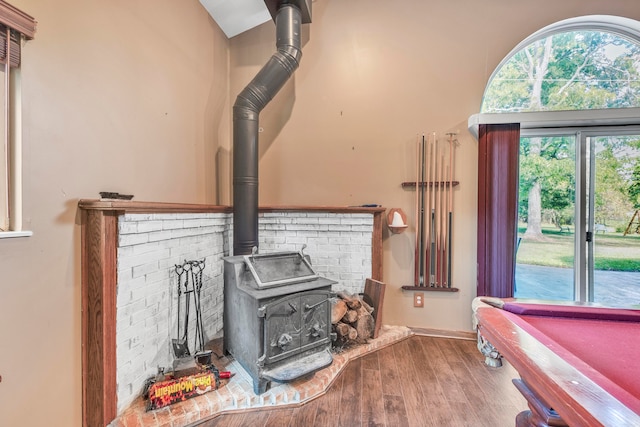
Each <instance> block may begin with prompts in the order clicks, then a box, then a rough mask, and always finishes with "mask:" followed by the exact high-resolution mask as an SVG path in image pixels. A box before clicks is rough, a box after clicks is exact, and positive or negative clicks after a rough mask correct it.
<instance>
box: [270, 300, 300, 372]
mask: <svg viewBox="0 0 640 427" xmlns="http://www.w3.org/2000/svg"><path fill="white" fill-rule="evenodd" d="M264 313H265V316H264V332H263V333H264V344H265V349H264V355H265V357H264V363H265V364H269V363H272V362H276V361H278V360H282V359H285V358H287V357H290V356H291V355H293V354H295V353H297V352H298V351H299V350H300V335H301V331H302V326H301V324H302V309H301V307H300V294H292V295H289V296H285V297H282V298H279V299H278V300H276V301H275V302H272V303H270V304H267V305H266V306H265V307H264Z"/></svg>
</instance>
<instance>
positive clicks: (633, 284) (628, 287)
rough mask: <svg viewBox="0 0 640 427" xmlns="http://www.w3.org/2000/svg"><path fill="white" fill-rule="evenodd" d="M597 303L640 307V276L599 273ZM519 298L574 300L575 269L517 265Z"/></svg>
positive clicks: (622, 273)
mask: <svg viewBox="0 0 640 427" xmlns="http://www.w3.org/2000/svg"><path fill="white" fill-rule="evenodd" d="M594 281H595V302H598V303H601V304H604V305H609V306H629V305H635V304H640V273H637V272H624V271H605V270H596V271H595V273H594ZM515 296H516V297H518V298H539V299H550V300H572V299H573V269H570V268H558V267H543V266H539V265H528V264H516V289H515Z"/></svg>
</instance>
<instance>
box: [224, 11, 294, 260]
mask: <svg viewBox="0 0 640 427" xmlns="http://www.w3.org/2000/svg"><path fill="white" fill-rule="evenodd" d="M294 3H295V2H294ZM275 21H276V47H277V52H276V53H274V54H273V56H272V57H271V58H270V59H269V61H268V62H267V63H266V64H265V65H264V67H262V69H261V70H260V71H259V72H258V74H257V75H256V76H255V77H254V78H253V80H252V81H251V82H250V83H249V84H248V85H247V87H245V88H244V90H243V91H242V92H240V94H239V95H238V97H237V98H236V102H235V104H234V105H233V253H234V255H246V254H250V253H251V252H252V250H253V248H254V247H258V129H259V116H260V111H262V109H263V108H264V107H265V106H266V105H267V104H268V103H269V102H270V101H271V100H272V99H273V97H274V96H275V95H276V93H278V91H279V90H280V89H281V88H282V87H283V86H284V84H285V83H286V82H287V80H288V79H289V78H290V77H291V75H292V74H293V72H294V71H295V70H296V69H297V68H298V65H299V63H300V58H301V57H302V51H301V49H300V45H301V42H300V28H301V24H302V19H301V11H300V8H299V7H298V5H296V4H291V3H288V2H285V1H283V2H282V3H281V4H280V6H279V9H278V12H277V15H276V18H275Z"/></svg>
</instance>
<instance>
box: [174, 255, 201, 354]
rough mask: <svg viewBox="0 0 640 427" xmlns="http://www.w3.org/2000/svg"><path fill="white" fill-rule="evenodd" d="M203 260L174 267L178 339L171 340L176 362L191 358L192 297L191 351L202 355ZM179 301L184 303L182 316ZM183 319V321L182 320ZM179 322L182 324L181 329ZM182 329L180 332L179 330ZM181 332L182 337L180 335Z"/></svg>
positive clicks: (186, 262) (185, 262)
mask: <svg viewBox="0 0 640 427" xmlns="http://www.w3.org/2000/svg"><path fill="white" fill-rule="evenodd" d="M204 267H205V262H204V260H200V261H198V260H194V261H187V260H185V261H184V263H183V264H181V265H178V264H176V266H175V272H176V275H177V276H178V322H177V323H178V334H177V335H178V337H179V338H177V339H173V340H172V345H173V354H174V356H175V357H176V360H181V359H184V358H188V357H189V356H191V352H190V351H189V315H190V311H191V305H192V304H191V300H192V297H193V307H194V309H195V339H194V342H193V349H194V350H196V355H197V354H199V353H204V352H205V350H204V325H203V323H202V305H201V303H200V301H201V295H200V293H201V290H202V273H203V271H204ZM181 300H183V301H184V314H182V313H181V309H180V306H181V305H182V302H181ZM183 318H184V319H183ZM181 322H182V323H183V325H182V328H181ZM181 329H182V330H181ZM181 332H182V336H181V335H180V333H181Z"/></svg>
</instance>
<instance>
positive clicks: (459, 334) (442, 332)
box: [409, 326, 477, 341]
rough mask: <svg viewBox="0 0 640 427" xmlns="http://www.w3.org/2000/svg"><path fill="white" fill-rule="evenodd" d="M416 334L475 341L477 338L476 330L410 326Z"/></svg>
mask: <svg viewBox="0 0 640 427" xmlns="http://www.w3.org/2000/svg"><path fill="white" fill-rule="evenodd" d="M409 329H410V330H411V332H412V333H413V334H414V335H422V336H427V337H439V338H455V339H460V340H469V341H475V340H476V339H477V337H476V334H475V332H466V331H449V330H446V329H431V328H416V327H412V326H409Z"/></svg>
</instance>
